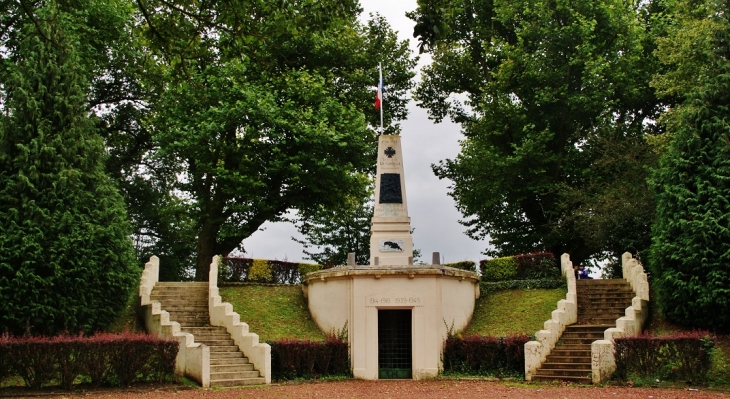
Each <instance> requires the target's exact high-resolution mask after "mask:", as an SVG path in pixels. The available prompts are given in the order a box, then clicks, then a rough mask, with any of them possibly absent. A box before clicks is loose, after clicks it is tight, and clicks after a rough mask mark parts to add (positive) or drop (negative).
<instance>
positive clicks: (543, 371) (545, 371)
mask: <svg viewBox="0 0 730 399" xmlns="http://www.w3.org/2000/svg"><path fill="white" fill-rule="evenodd" d="M589 366H590V364H589ZM590 372H591V369H590V367H589V368H588V369H575V368H572V369H553V368H547V367H545V366H543V367H541V368H540V375H553V376H570V377H588V373H590Z"/></svg>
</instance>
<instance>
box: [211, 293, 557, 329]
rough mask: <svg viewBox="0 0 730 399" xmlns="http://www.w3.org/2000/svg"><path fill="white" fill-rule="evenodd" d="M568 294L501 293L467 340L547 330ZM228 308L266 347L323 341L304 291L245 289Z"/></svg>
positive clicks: (480, 304) (486, 300)
mask: <svg viewBox="0 0 730 399" xmlns="http://www.w3.org/2000/svg"><path fill="white" fill-rule="evenodd" d="M565 293H566V291H565V289H562V288H559V289H551V290H543V289H534V290H506V291H498V292H495V293H492V294H489V295H486V296H482V297H481V298H479V299H478V300H477V303H476V309H475V312H474V316H473V318H472V322H471V325H470V326H469V327H468V328H467V329H466V331H464V332H463V334H465V335H471V334H479V335H492V336H495V337H500V336H506V335H515V334H527V335H532V334H534V333H535V332H536V331H538V330H541V329H542V327H543V323H544V322H545V320H547V319H549V318H550V313H551V312H552V311H553V310H555V307H556V305H557V302H558V301H559V300H560V299H564V298H565ZM221 296H222V297H223V300H224V301H225V302H230V303H231V304H233V310H234V311H236V312H238V313H239V314H240V315H241V321H245V322H246V323H248V325H249V327H250V330H251V331H252V332H255V333H256V334H259V338H260V339H261V340H262V341H268V342H271V341H275V340H279V339H283V338H296V339H309V340H313V341H319V340H323V339H324V334H323V333H322V332H321V331H319V329H318V328H317V326H316V324H315V323H314V321H312V318H311V316H310V314H309V309H308V308H307V302H306V299H304V296H303V295H302V290H301V287H300V286H259V285H245V286H236V287H226V288H222V289H221Z"/></svg>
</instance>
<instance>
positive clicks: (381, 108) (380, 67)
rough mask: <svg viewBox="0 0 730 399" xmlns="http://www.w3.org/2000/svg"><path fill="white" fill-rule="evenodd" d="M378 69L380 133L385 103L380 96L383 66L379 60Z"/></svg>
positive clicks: (381, 92)
mask: <svg viewBox="0 0 730 399" xmlns="http://www.w3.org/2000/svg"><path fill="white" fill-rule="evenodd" d="M378 71H379V72H380V80H379V81H378V85H379V86H380V87H378V90H380V96H381V98H380V132H381V133H382V132H383V131H384V130H383V105H385V103H384V101H383V98H382V96H383V91H384V90H383V66H382V64H381V63H380V62H378Z"/></svg>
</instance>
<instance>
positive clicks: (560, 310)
mask: <svg viewBox="0 0 730 399" xmlns="http://www.w3.org/2000/svg"><path fill="white" fill-rule="evenodd" d="M560 270H561V272H562V274H563V276H565V278H566V280H567V282H568V293H567V294H566V295H565V299H561V300H560V301H558V307H557V309H556V310H553V312H552V317H551V318H550V320H547V321H546V322H545V324H544V326H543V329H542V330H540V331H538V332H536V333H535V339H536V340H535V341H530V342H528V343H526V344H525V379H526V380H527V381H530V380H531V379H532V375H533V374H534V373H535V371H537V369H538V368H540V366H541V365H542V364H543V363H544V362H545V359H546V358H547V356H548V355H549V354H550V352H551V351H552V350H553V348H554V347H555V344H557V342H558V340H559V339H560V335H561V334H562V333H563V331H564V330H565V327H566V326H568V325H570V324H573V323H575V322H576V321H578V301H577V295H576V286H575V273H574V272H573V263H572V262H571V261H570V255H568V254H563V256H561V257H560Z"/></svg>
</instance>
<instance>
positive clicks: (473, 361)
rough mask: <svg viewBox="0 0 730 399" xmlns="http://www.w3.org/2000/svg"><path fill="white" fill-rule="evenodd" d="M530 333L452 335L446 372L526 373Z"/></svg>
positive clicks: (446, 353)
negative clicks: (526, 355)
mask: <svg viewBox="0 0 730 399" xmlns="http://www.w3.org/2000/svg"><path fill="white" fill-rule="evenodd" d="M529 340H530V337H529V336H528V335H525V334H522V335H516V336H507V337H500V338H496V337H492V336H478V335H470V336H467V337H463V338H461V337H448V338H447V339H446V342H444V350H443V354H442V358H443V367H444V370H443V371H444V373H445V374H447V375H448V374H457V375H460V374H468V375H486V376H490V377H492V376H493V377H512V376H516V377H524V375H525V350H524V348H525V344H526V343H527V342H528V341H529Z"/></svg>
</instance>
